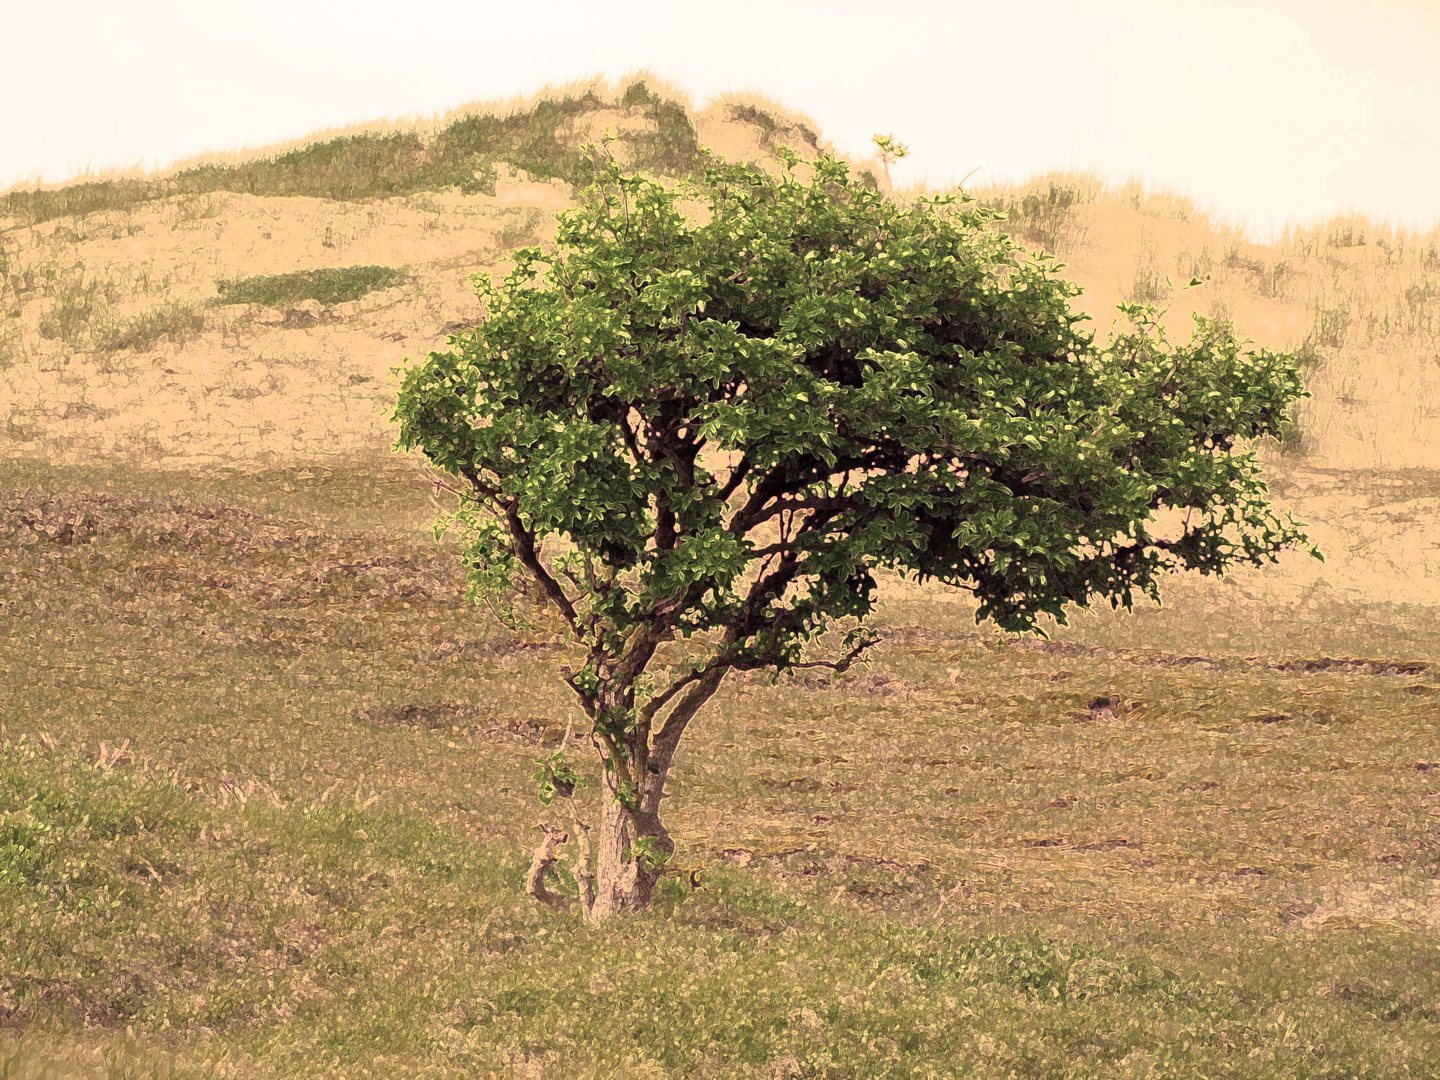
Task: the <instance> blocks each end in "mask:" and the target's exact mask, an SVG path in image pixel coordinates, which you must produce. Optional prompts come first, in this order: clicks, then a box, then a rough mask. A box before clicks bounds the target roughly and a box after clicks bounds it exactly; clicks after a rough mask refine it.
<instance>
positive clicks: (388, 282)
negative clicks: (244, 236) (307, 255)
mask: <svg viewBox="0 0 1440 1080" xmlns="http://www.w3.org/2000/svg"><path fill="white" fill-rule="evenodd" d="M404 280H405V274H404V273H403V272H402V271H400V270H396V269H393V268H392V267H389V266H343V267H335V268H324V269H319V270H301V271H297V272H295V273H290V274H261V275H259V276H257V277H248V278H239V279H237V280H235V281H226V280H224V279H218V280H217V281H216V282H215V289H216V291H217V292H218V293H219V294H220V299H219V301H218V302H219V303H222V304H262V305H265V306H267V307H281V306H283V305H285V304H296V303H299V302H300V301H302V300H318V301H319V302H320V303H321V304H323V305H325V306H326V307H330V306H331V305H334V304H345V303H349V302H350V301H351V300H358V299H360V297H362V296H364V295H365V294H366V293H371V292H375V291H377V290H379V289H388V288H390V287H391V286H393V285H397V284H399V283H400V282H402V281H404Z"/></svg>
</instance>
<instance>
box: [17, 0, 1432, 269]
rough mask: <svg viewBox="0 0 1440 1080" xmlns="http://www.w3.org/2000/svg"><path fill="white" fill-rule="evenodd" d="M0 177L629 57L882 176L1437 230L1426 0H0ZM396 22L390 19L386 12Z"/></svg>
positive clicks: (156, 164) (218, 143)
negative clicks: (1084, 186)
mask: <svg viewBox="0 0 1440 1080" xmlns="http://www.w3.org/2000/svg"><path fill="white" fill-rule="evenodd" d="M6 8H7V11H6V15H5V19H4V22H5V36H6V39H7V48H6V50H5V51H6V53H7V56H6V60H5V62H4V63H3V64H0V190H3V189H5V188H8V187H10V186H12V185H18V184H28V185H32V186H33V184H34V183H36V182H37V181H38V182H44V183H58V182H61V181H65V180H69V179H72V178H74V177H75V176H77V175H78V174H81V173H83V172H85V171H86V170H89V171H91V172H96V173H101V172H105V171H107V170H113V169H130V168H139V169H141V170H154V169H163V168H164V167H166V166H167V165H169V164H171V163H173V162H176V161H179V160H183V159H185V158H188V157H191V156H193V155H197V154H203V153H207V152H226V151H235V150H241V149H243V148H247V147H259V146H263V145H266V144H269V143H275V142H281V141H287V140H292V139H296V138H301V137H303V136H305V135H307V134H309V133H311V132H314V131H317V130H320V129H324V128H332V127H343V126H346V125H350V124H355V123H361V122H365V121H375V120H396V119H399V120H404V119H409V118H417V119H421V120H425V119H428V118H430V117H432V116H434V115H435V114H438V113H443V112H445V111H447V110H449V109H453V108H455V107H457V106H459V105H462V104H464V103H466V102H470V101H490V102H493V101H500V100H503V99H505V98H508V97H511V96H516V95H528V94H533V93H535V92H536V91H538V90H540V89H542V88H543V87H544V86H546V85H547V84H555V85H559V84H565V83H569V82H571V81H572V80H576V79H589V78H592V77H600V78H605V79H608V80H611V81H616V80H619V79H620V78H621V77H622V76H625V75H627V74H629V73H632V72H635V71H637V70H639V69H642V68H648V69H650V70H651V71H653V72H654V73H655V74H656V75H657V76H659V77H661V78H663V79H665V80H667V81H668V82H670V83H671V84H673V85H674V86H676V87H677V88H681V89H683V90H685V91H687V92H688V93H689V94H690V95H691V103H692V104H693V105H694V106H696V107H700V108H703V107H704V106H705V105H706V104H708V102H709V101H710V100H711V99H712V98H714V97H715V96H717V95H720V94H724V93H746V92H752V91H753V92H756V93H759V94H763V95H765V96H766V97H767V98H769V99H771V100H773V101H775V102H777V103H779V104H780V105H782V106H785V107H788V108H791V109H794V110H796V111H798V112H800V113H803V114H807V115H808V116H810V117H811V118H813V119H814V121H815V122H816V123H817V124H818V126H819V128H820V129H821V134H822V136H823V137H824V138H827V139H829V140H831V142H832V143H833V145H834V146H835V148H836V149H837V150H839V151H841V152H844V153H847V154H853V155H858V156H869V155H870V154H872V153H873V152H874V146H873V144H872V143H871V137H872V136H873V135H874V134H875V133H877V132H880V133H891V132H893V133H894V136H895V138H896V139H897V140H898V141H899V142H901V143H903V144H904V145H906V146H908V147H909V150H910V154H909V156H908V157H907V158H906V159H904V160H903V161H900V162H898V163H896V164H895V165H894V166H893V167H892V169H891V175H892V178H893V179H894V181H895V183H896V184H897V185H898V186H902V187H903V186H905V185H908V184H912V183H916V182H923V183H926V184H930V185H934V186H937V187H939V186H949V185H953V184H955V183H958V182H960V181H962V180H963V179H964V178H965V177H966V176H967V175H970V174H972V173H973V175H972V178H971V179H970V180H969V181H967V183H968V185H969V186H971V187H974V186H976V185H979V184H982V183H984V182H986V181H987V180H988V181H1004V180H1024V179H1027V178H1029V177H1031V176H1033V175H1037V174H1039V173H1042V172H1044V171H1045V170H1047V169H1059V168H1069V169H1085V170H1090V171H1093V172H1095V173H1097V174H1099V175H1100V176H1101V177H1103V178H1104V179H1106V180H1107V181H1110V182H1112V183H1117V184H1118V183H1123V182H1125V181H1126V180H1128V179H1132V178H1133V179H1138V180H1140V181H1141V182H1143V183H1144V184H1145V185H1146V186H1147V187H1149V188H1151V189H1162V190H1168V191H1172V192H1175V193H1177V194H1182V195H1187V196H1189V197H1190V198H1191V199H1193V200H1194V201H1195V203H1196V204H1197V206H1198V207H1199V208H1201V209H1202V210H1205V211H1207V212H1209V213H1211V214H1212V215H1214V216H1215V217H1216V218H1217V219H1219V220H1221V221H1224V222H1228V223H1232V224H1235V225H1239V226H1242V227H1244V228H1245V229H1246V231H1247V233H1248V234H1249V235H1250V237H1251V238H1252V239H1255V240H1259V241H1262V242H1263V241H1266V240H1268V239H1270V238H1271V236H1272V235H1274V233H1275V232H1276V231H1277V230H1280V229H1283V228H1284V226H1285V225H1286V224H1287V222H1289V223H1294V224H1298V225H1310V224H1314V223H1318V222H1323V221H1325V220H1328V219H1330V218H1332V217H1336V216H1339V215H1342V214H1349V213H1360V214H1364V215H1366V216H1367V217H1369V218H1370V219H1372V220H1374V221H1383V222H1388V223H1390V224H1392V225H1396V226H1400V227H1403V228H1405V229H1407V230H1411V231H1418V232H1426V231H1429V230H1430V229H1433V228H1435V227H1436V226H1437V225H1440V184H1437V183H1436V181H1435V177H1436V176H1437V175H1440V62H1437V60H1436V57H1440V3H1437V2H1435V0H1366V2H1365V3H1356V2H1352V0H1344V2H1337V0H1241V2H1219V0H1187V2H1172V0H1003V2H1001V0H943V2H942V0H908V2H907V0H891V2H890V3H889V4H886V5H883V10H884V11H886V12H888V14H883V15H882V14H879V12H880V11H881V10H882V5H879V4H876V3H873V2H869V0H867V2H865V3H859V2H851V0H789V2H787V0H763V2H753V0H726V2H724V3H705V4H698V3H691V2H688V0H658V2H655V0H632V2H629V3H626V4H623V5H622V4H597V3H578V2H570V0H562V2H553V3H545V2H543V0H535V2H530V3H524V2H508V3H505V4H494V3H488V2H477V0H463V2H452V0H438V2H427V0H414V2H412V3H411V4H408V5H400V4H393V3H391V4H383V5H382V4H373V3H368V2H366V0H346V2H344V3H341V2H331V0H287V2H278V0H230V2H227V3H225V4H197V3H194V2H193V0H10V3H8V4H6ZM412 13H413V14H412Z"/></svg>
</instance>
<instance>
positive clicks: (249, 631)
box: [0, 460, 1440, 1080]
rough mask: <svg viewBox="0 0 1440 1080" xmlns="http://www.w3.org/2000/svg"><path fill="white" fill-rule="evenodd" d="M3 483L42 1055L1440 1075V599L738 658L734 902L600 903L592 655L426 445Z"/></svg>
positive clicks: (705, 803) (726, 866)
mask: <svg viewBox="0 0 1440 1080" xmlns="http://www.w3.org/2000/svg"><path fill="white" fill-rule="evenodd" d="M0 480H3V483H0V490H4V491H5V492H6V493H7V497H6V502H7V505H6V506H5V507H4V509H3V513H0V530H3V536H0V545H3V547H4V549H5V550H6V551H7V553H9V554H8V555H7V559H6V561H5V565H4V568H3V571H0V618H3V622H0V626H3V628H4V629H3V633H4V634H5V635H6V638H5V640H4V641H3V642H0V662H3V664H4V670H3V673H0V674H3V682H0V716H3V717H5V727H4V736H3V744H4V748H3V751H0V957H3V960H0V1017H3V1018H4V1020H3V1031H4V1034H0V1076H5V1077H42V1076H57V1077H58V1076H77V1077H79V1076H85V1077H88V1076H96V1077H100V1076H115V1077H121V1076H124V1077H131V1076H134V1077H140V1076H173V1077H190V1076H195V1077H200V1076H244V1077H269V1076H274V1077H290V1076H416V1077H422V1076H437V1077H438V1076H451V1075H456V1076H460V1075H463V1076H497V1077H498V1076H516V1077H531V1076H533V1077H541V1076H544V1077H549V1076H555V1077H560V1076H595V1077H601V1076H617V1077H631V1076H634V1077H651V1076H653V1077H662V1076H709V1077H732V1076H733V1077H770V1076H789V1077H822V1076H823V1077H861V1076H864V1077H892V1076H893V1077H911V1076H914V1077H925V1076H952V1075H953V1076H982V1077H988V1076H1009V1075H1014V1076H1017V1077H1097V1078H1100V1077H1105V1078H1111V1077H1129V1076H1134V1077H1146V1076H1184V1077H1192V1076H1193V1077H1201V1076H1204V1077H1212V1078H1214V1077H1257V1076H1263V1077H1296V1078H1299V1077H1306V1078H1319V1077H1332V1078H1337V1080H1338V1078H1341V1077H1347V1078H1348V1077H1434V1076H1437V1075H1440V1053H1437V1047H1440V954H1437V951H1436V946H1435V941H1436V933H1437V931H1440V890H1437V885H1436V870H1437V847H1436V842H1435V832H1434V829H1435V824H1434V823H1435V815H1436V813H1437V810H1440V795H1437V792H1436V790H1435V789H1436V788H1437V786H1440V781H1437V777H1440V753H1437V752H1436V746H1437V744H1436V739H1435V721H1436V706H1437V695H1440V680H1437V679H1436V669H1435V668H1434V667H1433V666H1432V665H1433V664H1434V662H1435V661H1436V660H1437V659H1440V658H1437V657H1436V656H1435V654H1434V647H1433V641H1434V638H1433V633H1432V632H1431V627H1430V624H1429V623H1428V622H1427V618H1428V616H1427V614H1426V612H1425V611H1424V610H1421V609H1405V608H1403V607H1398V606H1391V607H1384V608H1382V607H1380V606H1378V605H1370V606H1368V607H1366V608H1364V609H1356V610H1343V609H1338V608H1334V607H1327V606H1321V607H1319V608H1310V607H1306V606H1304V605H1301V604H1297V605H1295V606H1293V607H1290V608H1280V607H1277V606H1275V605H1262V604H1250V605H1248V606H1247V604H1246V602H1245V601H1243V600H1236V601H1234V602H1229V603H1226V602H1224V601H1223V600H1222V599H1217V597H1223V596H1225V595H1227V594H1226V592H1225V589H1224V586H1219V587H1217V586H1215V585H1213V584H1208V583H1203V582H1192V581H1180V580H1177V581H1175V582H1174V587H1173V588H1172V589H1170V590H1169V591H1168V592H1167V594H1166V599H1167V602H1166V604H1165V606H1164V607H1160V608H1156V607H1154V606H1153V605H1147V606H1146V607H1144V608H1137V610H1136V612H1135V613H1134V614H1132V615H1130V616H1125V615H1124V613H1123V611H1122V612H1121V613H1120V614H1112V613H1110V612H1108V611H1107V612H1105V613H1104V614H1103V615H1101V614H1096V615H1093V616H1080V617H1079V618H1077V619H1075V620H1072V626H1071V627H1069V628H1061V629H1059V630H1057V631H1056V632H1055V634H1054V640H1053V641H1052V642H1050V643H1045V642H1040V641H1038V640H1024V641H1018V640H1015V639H1005V638H1000V637H997V636H995V635H994V634H993V633H992V632H990V631H988V630H987V629H986V628H983V627H977V626H975V625H974V623H973V617H972V612H973V608H972V607H971V606H970V605H969V604H968V603H966V602H964V601H960V602H950V601H949V599H948V598H945V597H942V596H940V595H938V594H935V593H932V592H929V591H927V590H920V589H917V588H913V587H902V586H898V585H897V586H895V587H894V588H893V589H892V590H891V595H890V598H889V599H888V600H887V601H886V603H885V605H884V607H883V610H882V616H881V619H880V622H879V625H880V626H881V627H882V628H883V629H884V631H885V634H886V640H885V642H884V643H883V645H882V646H880V647H879V648H878V649H877V650H876V652H875V658H874V662H873V663H872V664H871V665H869V666H868V667H866V668H863V669H861V670H858V671H857V672H854V673H852V674H850V675H847V676H846V677H845V678H843V679H842V680H840V682H839V683H838V684H831V683H830V682H829V681H828V677H826V678H820V677H816V676H814V675H813V674H809V673H806V677H805V678H787V679H785V680H782V681H781V682H780V683H779V684H778V685H776V686H771V685H770V684H769V683H768V681H767V680H765V679H763V678H752V679H749V680H748V681H746V680H742V681H739V682H736V683H733V684H731V685H728V686H727V687H725V688H724V689H722V692H721V694H720V695H718V696H717V698H716V700H715V701H714V702H712V705H711V708H710V711H709V712H708V713H706V714H702V716H701V717H700V718H699V719H698V720H697V722H696V725H695V726H694V727H693V728H692V730H691V732H690V734H689V735H688V736H687V740H686V743H685V744H684V745H683V746H682V750H681V755H680V758H679V759H678V762H677V770H676V772H675V773H674V774H672V777H673V780H674V785H673V791H672V798H671V800H670V801H669V802H668V814H667V822H668V824H669V826H670V828H671V830H672V832H673V833H674V834H675V835H676V837H677V840H678V842H679V843H680V845H681V846H680V851H679V852H678V853H677V862H679V863H680V864H682V866H683V867H684V868H686V869H687V871H688V869H689V868H703V869H702V870H701V872H700V873H699V875H698V881H699V883H700V885H701V887H700V888H698V889H692V887H691V884H690V878H689V875H688V872H685V873H681V874H680V875H677V876H676V877H674V878H667V879H666V880H665V882H664V883H663V886H662V890H661V893H660V894H659V896H660V899H659V902H658V904H657V906H656V909H655V910H654V911H653V912H652V913H651V914H650V915H649V916H647V917H644V918H635V919H621V920H617V921H616V922H613V923H611V924H607V925H606V926H604V927H603V929H597V928H590V927H586V926H584V925H583V924H582V923H581V922H580V920H579V917H578V914H574V913H573V909H572V914H569V915H567V914H564V913H556V912H552V911H550V910H549V909H546V908H543V907H542V906H540V905H539V904H537V903H535V902H534V901H532V900H530V899H528V898H527V897H526V896H525V895H524V892H523V881H524V874H525V871H526V870H527V868H528V864H529V855H528V849H529V848H533V847H534V846H535V845H536V844H537V843H538V842H539V840H540V834H539V833H538V831H537V830H536V829H535V828H534V823H535V821H536V820H537V818H539V817H540V816H541V809H542V808H541V807H539V805H538V804H537V803H536V801H535V798H534V787H535V785H534V783H533V782H532V781H530V779H529V774H530V772H531V771H532V770H533V768H534V766H533V764H532V760H533V759H534V758H535V757H538V756H542V755H543V753H548V751H549V749H551V748H554V747H555V746H557V745H558V744H559V742H560V741H561V740H562V739H563V737H564V729H565V725H566V721H567V719H568V718H569V717H570V716H571V715H572V713H571V706H570V704H569V702H568V701H567V700H566V696H565V695H566V693H568V690H565V688H564V687H563V684H561V683H560V682H559V680H558V679H557V678H555V677H554V676H553V674H552V672H553V668H554V665H555V664H556V663H557V662H559V661H560V659H561V658H562V657H563V656H564V655H565V652H566V649H565V647H564V646H562V645H560V644H559V643H558V642H556V641H546V640H531V641H526V640H521V639H519V638H516V637H514V636H512V635H510V634H508V633H507V632H505V631H504V630H502V629H501V628H499V627H498V626H496V625H495V624H494V623H492V622H490V621H489V619H488V617H487V615H486V614H485V612H484V611H483V609H475V608H471V607H468V606H467V605H466V604H465V602H464V601H463V592H464V583H463V574H462V568H461V566H460V564H459V560H458V558H457V557H456V552H455V549H454V548H449V547H446V546H444V545H441V546H437V545H436V544H435V543H434V541H433V539H432V538H431V537H430V536H429V534H428V531H427V529H426V525H427V523H428V521H429V520H430V519H431V518H432V517H433V513H434V507H433V506H432V505H431V503H430V500H429V498H428V493H429V490H430V489H429V488H428V486H426V485H425V484H424V483H423V482H422V479H421V478H420V477H417V475H416V473H415V472H414V470H413V469H412V468H411V467H408V466H407V465H406V464H405V463H404V462H401V461H399V460H395V461H390V462H385V461H377V462H375V463H374V464H373V465H371V466H369V467H357V468H356V469H353V470H348V471H341V470H323V469H307V470H280V471H271V472H250V473H247V472H245V471H243V470H238V469H237V470H233V471H224V470H221V471H219V472H217V473H216V474H213V475H210V476H206V477H204V478H198V477H186V476H176V475H174V474H168V475H167V474H146V473H143V472H140V471H138V470H126V471H119V470H117V471H115V472H114V473H109V474H107V473H105V472H103V471H100V472H95V471H91V472H89V473H87V474H85V475H84V476H83V477H82V476H80V475H77V474H76V473H74V472H73V471H72V472H68V473H67V472H63V471H60V470H57V469H49V468H45V467H40V466H33V465H31V466H21V465H17V464H9V465H5V466H3V467H0ZM42 493H43V494H42ZM1220 627H1223V630H1221V629H1218V628H1220ZM1220 634H1224V635H1228V637H1227V638H1225V639H1224V640H1221V639H1220V638H1219V637H1217V635H1220ZM562 691H564V693H562ZM1111 694H1116V695H1118V696H1119V700H1118V702H1117V703H1116V707H1115V708H1114V710H1113V712H1110V711H1107V710H1093V711H1092V710H1091V709H1090V706H1091V704H1092V703H1094V702H1095V699H1096V698H1097V697H1101V696H1105V697H1108V696H1109V695H1111ZM572 758H578V759H579V760H581V761H586V769H588V770H589V771H590V772H591V773H592V780H593V779H594V777H593V769H592V768H591V767H590V763H589V762H588V760H587V759H586V758H585V757H584V755H583V754H582V753H576V754H572ZM593 791H594V788H593V786H592V788H590V789H588V791H587V794H589V793H591V792H593ZM591 797H593V795H592V796H591ZM565 880H566V883H567V884H568V885H569V887H570V892H571V895H574V885H573V881H570V880H569V879H568V876H566V879H565Z"/></svg>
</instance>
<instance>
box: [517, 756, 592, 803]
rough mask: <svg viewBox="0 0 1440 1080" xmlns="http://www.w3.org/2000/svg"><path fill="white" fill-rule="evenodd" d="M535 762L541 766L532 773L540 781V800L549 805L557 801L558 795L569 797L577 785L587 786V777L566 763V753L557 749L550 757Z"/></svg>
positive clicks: (537, 759) (532, 776)
mask: <svg viewBox="0 0 1440 1080" xmlns="http://www.w3.org/2000/svg"><path fill="white" fill-rule="evenodd" d="M535 764H536V765H539V766H540V768H538V769H536V770H535V772H534V773H532V774H531V776H530V779H531V780H538V781H539V782H540V795H539V798H540V801H541V802H542V803H544V804H545V805H546V806H549V805H550V804H551V803H552V802H554V801H555V796H556V795H561V796H563V797H565V798H567V799H568V798H569V797H570V796H571V795H572V794H573V793H574V791H575V789H576V788H577V787H582V788H583V787H584V786H585V779H584V777H582V776H581V775H580V774H579V773H577V772H576V771H575V770H574V769H572V768H570V766H568V765H566V764H565V754H564V752H563V751H560V750H556V751H555V752H554V753H553V754H551V755H550V756H549V757H548V758H536V759H535Z"/></svg>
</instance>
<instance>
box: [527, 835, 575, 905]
mask: <svg viewBox="0 0 1440 1080" xmlns="http://www.w3.org/2000/svg"><path fill="white" fill-rule="evenodd" d="M535 826H536V828H538V829H539V830H540V831H541V832H543V833H544V834H545V842H544V843H542V844H541V845H540V846H539V847H537V848H536V849H535V852H534V854H535V861H534V862H532V863H531V864H530V876H529V877H527V878H526V879H525V891H526V892H527V893H529V894H530V895H531V896H533V897H534V898H535V899H536V900H539V901H540V902H541V903H542V904H548V905H549V906H550V907H554V908H561V909H564V908H566V907H568V906H569V901H567V900H566V899H565V897H563V896H561V895H560V894H559V893H557V892H552V891H551V890H550V889H549V888H547V887H546V885H545V872H546V871H547V870H549V869H550V867H552V866H554V865H555V864H556V863H557V862H559V861H560V858H559V856H558V855H556V854H555V849H556V848H557V847H558V846H559V845H561V844H563V843H565V842H566V841H567V840H569V839H570V834H569V833H562V832H556V831H555V830H554V829H553V828H552V827H551V826H550V824H549V823H548V822H544V821H537V822H536V823H535Z"/></svg>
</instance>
